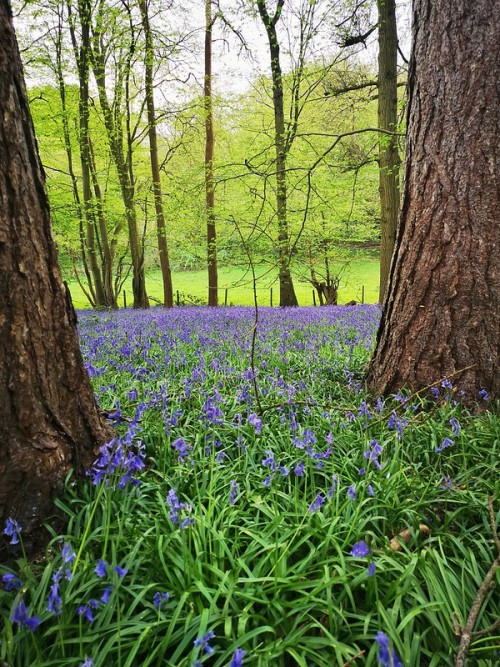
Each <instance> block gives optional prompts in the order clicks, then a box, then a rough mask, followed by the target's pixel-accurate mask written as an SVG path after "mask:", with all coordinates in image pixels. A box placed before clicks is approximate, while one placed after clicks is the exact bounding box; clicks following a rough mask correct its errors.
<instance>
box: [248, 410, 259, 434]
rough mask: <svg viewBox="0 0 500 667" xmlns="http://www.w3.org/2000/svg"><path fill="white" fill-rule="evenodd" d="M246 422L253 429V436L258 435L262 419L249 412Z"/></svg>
mask: <svg viewBox="0 0 500 667" xmlns="http://www.w3.org/2000/svg"><path fill="white" fill-rule="evenodd" d="M247 422H248V423H249V424H250V426H253V427H254V430H255V435H260V434H261V431H262V419H261V418H260V417H259V416H258V415H257V414H255V412H251V413H250V414H249V415H248V419H247Z"/></svg>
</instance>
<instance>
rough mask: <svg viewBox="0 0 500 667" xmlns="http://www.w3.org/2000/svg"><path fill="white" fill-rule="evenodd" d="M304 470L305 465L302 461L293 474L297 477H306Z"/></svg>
mask: <svg viewBox="0 0 500 667" xmlns="http://www.w3.org/2000/svg"><path fill="white" fill-rule="evenodd" d="M304 470H305V465H304V464H303V463H302V461H299V462H298V463H297V465H296V466H295V468H294V469H293V472H294V473H295V474H296V475H297V477H304Z"/></svg>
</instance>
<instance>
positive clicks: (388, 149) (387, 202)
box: [377, 0, 401, 303]
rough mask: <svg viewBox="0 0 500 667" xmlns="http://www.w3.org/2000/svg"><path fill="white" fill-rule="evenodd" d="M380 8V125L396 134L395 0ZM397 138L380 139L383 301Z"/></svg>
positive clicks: (392, 230)
mask: <svg viewBox="0 0 500 667" xmlns="http://www.w3.org/2000/svg"><path fill="white" fill-rule="evenodd" d="M377 6H378V45H379V52H378V126H379V128H380V129H381V130H389V131H390V132H395V131H396V129H397V122H398V72H397V65H398V34H397V26H396V3H395V0H377ZM400 162H401V160H400V157H399V153H398V141H397V137H391V136H388V135H387V134H381V135H380V138H379V193H380V217H381V220H380V231H381V238H380V289H379V300H380V303H382V302H383V300H384V296H385V292H386V289H387V282H388V280H389V271H390V268H391V259H392V254H393V252H394V243H395V241H396V229H397V223H398V212H399V165H400Z"/></svg>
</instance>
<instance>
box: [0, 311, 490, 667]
mask: <svg viewBox="0 0 500 667" xmlns="http://www.w3.org/2000/svg"><path fill="white" fill-rule="evenodd" d="M253 316H254V315H253V312H252V310H251V309H245V308H231V309H218V310H210V309H196V308H193V309H188V308H185V309H183V308H178V309H175V310H173V311H171V312H166V311H164V310H162V309H155V310H151V311H150V312H130V311H120V312H118V313H114V314H109V313H102V314H95V313H89V312H88V313H82V314H81V315H80V329H81V340H82V346H83V351H84V355H85V359H86V363H87V367H88V369H89V372H90V374H91V376H92V378H93V382H94V386H95V389H96V392H97V395H98V400H99V403H100V405H101V407H102V409H103V410H105V411H107V412H108V413H109V417H110V419H112V420H113V422H114V423H115V424H116V429H117V434H118V436H117V439H116V441H115V442H113V443H110V445H109V446H107V447H105V448H103V450H102V451H101V455H100V458H99V459H98V461H97V462H96V464H95V466H94V468H93V470H92V471H90V475H89V478H88V480H86V481H84V482H80V481H78V482H76V481H75V480H74V479H73V478H72V477H71V476H70V477H69V478H68V481H67V487H66V492H65V495H64V497H63V498H62V499H61V500H59V501H57V504H58V506H59V508H61V509H62V511H63V512H64V513H65V514H66V516H67V519H68V526H67V533H66V534H65V535H55V534H54V535H53V539H52V541H51V545H50V547H49V549H48V553H47V557H46V559H45V560H43V561H42V562H37V563H27V562H26V560H25V559H24V558H23V557H22V555H21V552H20V554H19V559H18V561H17V562H16V564H15V567H14V568H13V569H9V570H7V569H6V568H4V569H3V572H2V574H3V581H4V589H3V590H0V612H1V615H2V617H3V620H4V626H3V629H2V630H1V635H0V636H1V644H0V658H1V659H2V660H4V661H5V662H6V664H7V665H9V667H27V666H28V665H37V666H39V667H42V666H47V667H48V666H49V665H50V666H51V667H55V666H63V665H64V666H67V665H78V666H79V665H82V664H83V665H96V666H99V667H103V666H106V667H115V666H116V667H132V666H135V665H141V666H142V665H143V666H147V665H153V666H157V665H158V666H159V665H166V666H172V667H192V666H193V665H206V666H207V667H208V666H210V667H222V666H225V665H232V667H238V666H241V665H244V667H257V666H261V667H264V666H270V667H274V666H276V667H289V666H290V667H291V666H295V665H298V666H303V667H306V666H307V667H326V666H332V665H339V666H340V665H360V666H361V665H366V666H367V667H370V666H371V665H377V664H379V657H380V664H391V659H390V656H389V657H388V656H387V655H385V654H384V649H383V647H382V653H381V654H380V655H379V648H380V642H378V643H377V642H376V641H374V638H375V636H376V634H377V633H378V632H380V631H382V632H384V633H386V635H388V637H389V638H390V641H391V651H390V653H391V652H395V654H397V656H399V658H400V660H401V663H402V664H404V665H405V666H407V667H418V666H421V665H422V666H424V665H432V666H433V667H437V666H441V665H452V664H453V656H454V654H455V652H456V649H457V645H458V639H457V636H456V632H455V629H454V628H455V627H456V624H457V623H458V624H460V625H461V626H463V625H464V624H465V622H466V619H467V616H468V613H469V610H470V607H471V605H472V603H473V600H474V597H475V595H476V592H477V590H478V588H479V587H480V585H481V583H482V581H483V579H484V577H485V574H486V572H487V571H488V569H489V568H490V565H491V563H492V562H493V560H494V559H495V557H496V555H497V553H496V550H495V544H494V540H493V531H492V527H491V521H490V517H489V515H488V506H487V498H488V496H494V495H495V494H496V501H495V508H496V523H498V519H499V511H498V508H499V503H498V497H499V496H498V490H499V482H498V480H499V479H500V470H499V460H500V429H499V420H498V417H496V416H495V415H494V412H493V411H490V410H488V406H489V401H488V399H487V396H486V395H485V394H484V393H483V395H482V396H478V402H479V403H480V404H481V405H482V406H484V408H485V409H484V410H483V411H482V412H481V413H480V414H479V415H476V416H473V415H471V414H469V413H468V412H466V411H465V410H463V409H462V408H461V407H460V406H459V404H458V403H457V402H456V400H455V398H456V396H455V392H454V389H453V387H452V384H451V383H450V382H449V381H446V380H445V381H439V382H437V383H436V385H435V386H434V387H431V388H430V389H429V391H428V392H425V394H423V393H422V394H420V395H419V396H405V395H403V394H401V395H397V396H395V397H393V398H391V399H389V400H386V401H382V400H378V401H372V402H369V401H368V398H367V396H366V395H365V392H364V388H363V385H362V381H361V380H362V377H363V371H364V368H365V366H366V364H367V362H368V359H369V356H370V353H371V349H372V345H373V339H374V333H375V329H376V325H377V322H378V317H379V312H378V308H377V307H373V306H366V307H356V308H325V309H294V310H290V311H288V310H278V309H262V310H261V311H260V321H259V327H258V332H257V337H256V345H255V356H254V364H253V366H252V363H251V357H250V350H251V347H252V330H253V324H254V322H253ZM437 380H438V378H437ZM256 390H257V392H258V393H257V395H258V400H256V395H255V391H256ZM259 404H260V405H259ZM14 518H15V517H14ZM8 530H10V533H11V536H12V539H13V540H14V541H15V540H16V538H17V537H18V527H17V526H16V525H15V524H10V527H9V528H8ZM401 533H402V535H401V537H399V538H398V537H397V536H398V535H400V534H401ZM19 537H20V538H21V540H20V542H21V544H22V532H20V535H19ZM393 538H396V539H393ZM391 540H392V542H391ZM20 548H21V547H20ZM23 605H25V607H24V606H23ZM499 615H500V596H498V590H497V591H495V590H492V591H490V592H489V593H488V595H487V597H486V599H485V601H484V604H483V605H482V608H481V612H480V615H479V618H478V622H477V624H476V628H475V629H481V628H486V627H488V626H489V625H491V624H492V623H493V622H494V621H495V620H496V619H497V618H498V616H499ZM499 635H500V631H499V630H498V629H497V631H496V633H495V632H491V633H489V634H488V635H486V636H483V637H478V638H476V639H474V640H473V642H472V645H471V647H470V650H469V664H470V665H477V666H478V667H488V666H491V667H493V666H494V665H497V664H498V660H499V657H498V656H499V651H500V636H499ZM380 637H381V635H379V638H380ZM382 643H383V642H382ZM392 664H394V665H396V664H400V663H398V661H397V660H396V658H394V660H393V663H392Z"/></svg>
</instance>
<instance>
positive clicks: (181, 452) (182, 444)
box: [172, 438, 192, 463]
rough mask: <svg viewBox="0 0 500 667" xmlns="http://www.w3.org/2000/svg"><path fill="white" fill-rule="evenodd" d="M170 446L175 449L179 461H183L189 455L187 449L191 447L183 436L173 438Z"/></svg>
mask: <svg viewBox="0 0 500 667" xmlns="http://www.w3.org/2000/svg"><path fill="white" fill-rule="evenodd" d="M172 447H173V448H174V449H175V450H176V452H177V454H178V458H179V462H180V463H183V462H184V461H185V459H186V458H187V457H188V456H189V450H190V449H192V447H191V445H188V443H187V442H186V441H185V440H184V438H177V440H174V442H173V443H172Z"/></svg>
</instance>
